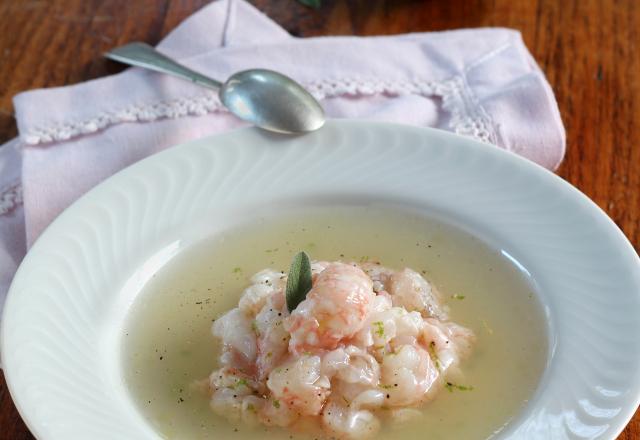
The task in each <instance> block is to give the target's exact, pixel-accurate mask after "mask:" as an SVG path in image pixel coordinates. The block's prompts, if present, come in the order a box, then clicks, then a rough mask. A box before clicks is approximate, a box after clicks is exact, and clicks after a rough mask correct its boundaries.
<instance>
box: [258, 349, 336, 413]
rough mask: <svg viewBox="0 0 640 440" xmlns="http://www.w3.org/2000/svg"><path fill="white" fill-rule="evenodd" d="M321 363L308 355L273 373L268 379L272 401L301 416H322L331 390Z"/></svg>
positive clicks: (293, 360) (316, 358)
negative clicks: (323, 407)
mask: <svg viewBox="0 0 640 440" xmlns="http://www.w3.org/2000/svg"><path fill="white" fill-rule="evenodd" d="M321 364H322V363H321V360H320V357H319V356H306V355H305V356H302V357H300V358H298V359H297V360H296V359H292V360H290V361H289V362H286V363H284V364H282V365H281V366H279V367H278V368H276V369H275V370H273V371H272V372H271V373H270V374H269V379H268V380H267V387H268V388H269V390H270V391H271V394H272V396H273V398H274V399H276V400H277V401H279V403H280V404H286V405H288V406H289V407H290V408H292V409H295V410H297V411H298V412H299V413H300V414H302V415H318V414H320V411H322V406H323V405H324V403H325V400H326V399H327V396H328V395H329V388H330V387H331V383H330V382H329V379H328V378H327V377H326V376H323V375H321V371H320V370H321Z"/></svg>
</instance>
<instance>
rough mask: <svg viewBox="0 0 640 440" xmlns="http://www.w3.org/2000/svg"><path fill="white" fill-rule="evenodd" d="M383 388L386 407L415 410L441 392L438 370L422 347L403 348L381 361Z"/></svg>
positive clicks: (409, 346)
mask: <svg viewBox="0 0 640 440" xmlns="http://www.w3.org/2000/svg"><path fill="white" fill-rule="evenodd" d="M381 372H382V387H383V388H384V389H385V391H386V392H387V396H386V397H387V398H386V400H385V404H386V405H387V406H393V407H397V406H412V405H416V404H418V403H420V402H423V401H426V400H428V399H429V398H430V397H431V396H432V395H433V394H434V393H435V392H436V391H437V389H438V387H435V386H433V385H434V384H435V382H436V380H437V379H438V376H439V373H438V369H437V367H436V366H435V365H434V363H433V361H432V360H431V358H430V357H429V353H427V351H426V350H424V349H422V348H420V347H414V346H412V345H403V346H402V347H400V349H399V350H398V351H397V352H396V353H390V354H386V355H385V356H384V359H383V360H382V366H381Z"/></svg>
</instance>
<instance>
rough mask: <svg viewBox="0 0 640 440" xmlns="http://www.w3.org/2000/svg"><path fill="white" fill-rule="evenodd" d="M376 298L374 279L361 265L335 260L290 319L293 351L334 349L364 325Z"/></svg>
mask: <svg viewBox="0 0 640 440" xmlns="http://www.w3.org/2000/svg"><path fill="white" fill-rule="evenodd" d="M374 298H375V293H374V292H373V289H372V285H371V279H370V278H369V277H368V276H367V275H366V274H365V273H364V272H363V271H362V269H360V268H359V267H357V266H352V265H349V264H344V263H332V264H330V265H328V266H327V268H326V269H325V270H323V271H322V272H320V274H319V275H318V276H317V278H316V279H315V282H314V283H313V287H312V289H311V290H310V291H309V293H308V294H307V298H306V299H305V300H304V301H302V302H301V303H300V304H299V305H298V307H297V308H296V309H295V310H294V311H293V313H292V314H291V317H290V318H288V319H287V321H286V326H285V328H286V329H287V330H288V331H289V333H291V341H290V342H289V349H290V351H292V352H293V353H301V352H304V351H314V350H316V349H322V350H333V349H334V348H336V347H337V346H338V343H339V342H340V341H341V340H342V339H345V338H350V337H352V336H353V335H354V334H355V333H356V332H358V330H360V329H361V328H362V325H363V323H364V321H365V318H366V317H367V314H368V313H369V311H370V309H371V303H372V302H373V300H374Z"/></svg>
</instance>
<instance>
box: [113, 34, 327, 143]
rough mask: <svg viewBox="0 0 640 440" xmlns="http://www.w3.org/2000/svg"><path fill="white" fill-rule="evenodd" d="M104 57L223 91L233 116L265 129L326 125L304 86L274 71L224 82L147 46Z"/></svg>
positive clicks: (302, 129)
mask: <svg viewBox="0 0 640 440" xmlns="http://www.w3.org/2000/svg"><path fill="white" fill-rule="evenodd" d="M104 56H105V57H107V58H110V59H112V60H115V61H119V62H121V63H124V64H129V65H131V66H138V67H144V68H146V69H150V70H155V71H157V72H163V73H167V74H169V75H173V76H177V77H180V78H183V79H186V80H189V81H192V82H194V83H196V84H200V85H202V86H204V87H208V88H210V89H215V90H219V92H218V95H219V96H220V101H222V103H223V104H224V105H225V106H226V107H227V108H228V109H229V111H231V113H233V114H234V115H236V116H237V117H239V118H240V119H243V120H245V121H248V122H251V123H252V124H255V125H257V126H258V127H261V128H264V129H265V130H270V131H275V132H278V133H302V132H307V131H314V130H317V129H318V128H320V127H322V125H323V124H324V111H323V109H322V107H321V106H320V104H319V103H318V101H316V100H315V98H314V97H313V96H311V95H310V94H309V92H307V91H306V90H305V89H304V88H302V86H301V85H300V84H298V83H297V82H295V81H294V80H292V79H291V78H289V77H287V76H285V75H283V74H281V73H278V72H274V71H272V70H266V69H250V70H244V71H242V72H238V73H234V74H233V75H231V77H229V79H227V81H226V82H224V83H221V82H219V81H216V80H214V79H211V78H209V77H207V76H204V75H202V74H201V73H198V72H195V71H193V70H191V69H189V68H188V67H185V66H183V65H182V64H179V63H177V62H176V61H174V60H172V59H171V58H169V57H167V56H166V55H163V54H162V53H160V52H158V51H157V50H156V49H154V48H153V47H151V46H149V45H148V44H145V43H131V44H127V45H125V46H121V47H117V48H115V49H113V50H111V51H110V52H107V53H105V54H104Z"/></svg>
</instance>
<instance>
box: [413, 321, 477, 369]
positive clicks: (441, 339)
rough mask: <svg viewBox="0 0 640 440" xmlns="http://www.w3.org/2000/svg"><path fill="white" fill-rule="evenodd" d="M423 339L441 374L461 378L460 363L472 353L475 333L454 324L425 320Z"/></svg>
mask: <svg viewBox="0 0 640 440" xmlns="http://www.w3.org/2000/svg"><path fill="white" fill-rule="evenodd" d="M422 339H423V342H424V344H426V345H427V346H428V348H429V352H430V354H431V356H432V357H434V358H435V359H434V360H435V361H436V366H437V367H438V369H439V370H440V372H441V373H443V374H444V373H446V375H447V376H449V375H450V374H453V375H455V376H460V373H459V367H460V362H461V361H462V360H463V359H466V358H467V357H468V356H469V354H470V353H471V347H472V345H473V344H474V343H475V340H476V336H475V334H474V333H473V331H471V330H469V329H468V328H466V327H462V326H460V325H458V324H455V323H453V322H449V321H447V322H442V321H439V320H437V319H433V318H429V319H425V320H424V326H423V330H422Z"/></svg>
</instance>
